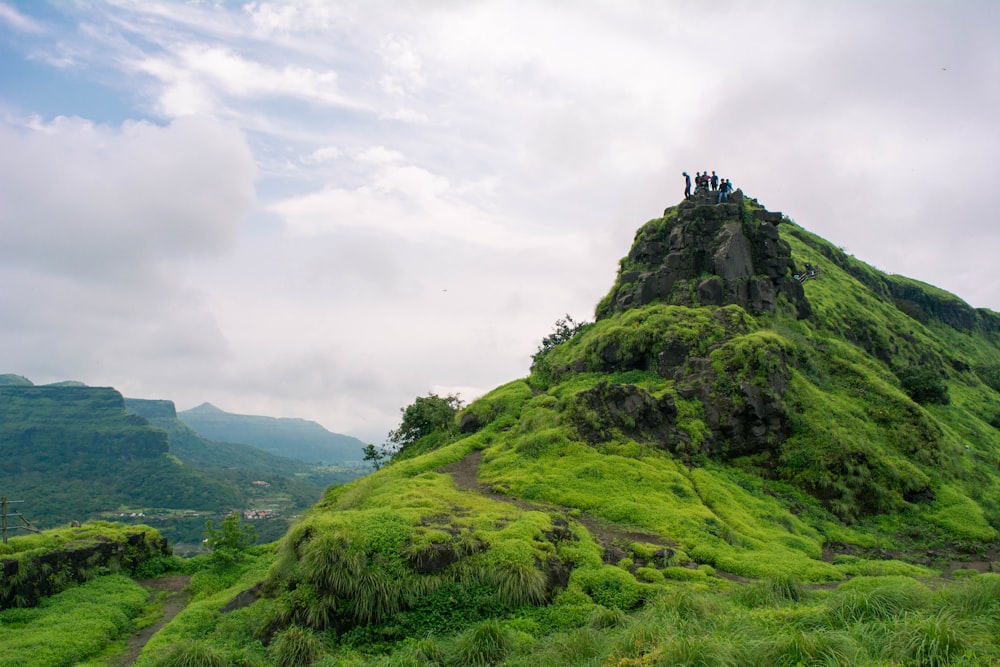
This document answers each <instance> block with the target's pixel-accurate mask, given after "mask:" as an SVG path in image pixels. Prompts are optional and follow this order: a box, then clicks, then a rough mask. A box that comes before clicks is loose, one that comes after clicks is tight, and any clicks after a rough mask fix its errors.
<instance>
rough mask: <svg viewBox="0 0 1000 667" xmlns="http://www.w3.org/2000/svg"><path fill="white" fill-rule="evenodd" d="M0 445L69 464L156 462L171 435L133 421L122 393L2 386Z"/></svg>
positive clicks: (107, 389)
mask: <svg viewBox="0 0 1000 667" xmlns="http://www.w3.org/2000/svg"><path fill="white" fill-rule="evenodd" d="M0 445H2V446H3V447H4V449H6V450H7V452H8V453H17V452H20V451H24V452H28V451H32V452H33V453H34V454H35V455H36V456H37V455H38V454H39V452H44V451H49V452H50V453H51V455H52V456H53V457H56V458H61V459H63V460H65V459H66V458H67V457H73V456H79V455H87V456H96V455H99V456H111V457H115V458H118V459H121V460H131V459H137V458H151V457H157V456H159V455H161V454H164V453H166V452H167V449H168V447H167V434H166V433H164V432H163V431H161V430H160V429H157V428H154V427H153V426H151V425H150V424H149V422H147V421H146V420H145V419H143V418H142V417H139V416H137V415H128V414H127V413H126V411H125V399H124V398H122V395H121V394H120V393H118V392H117V391H116V390H114V389H112V388H110V387H80V386H40V387H35V386H0ZM17 460H18V459H17V458H15V459H14V461H13V464H14V465H15V467H16V466H17Z"/></svg>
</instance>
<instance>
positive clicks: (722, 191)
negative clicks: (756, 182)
mask: <svg viewBox="0 0 1000 667" xmlns="http://www.w3.org/2000/svg"><path fill="white" fill-rule="evenodd" d="M713 189H714V188H713ZM732 191H733V184H732V183H730V182H729V179H728V178H724V179H722V183H720V184H719V198H718V199H717V200H716V202H715V203H716V204H721V203H722V202H726V201H729V193H730V192H732Z"/></svg>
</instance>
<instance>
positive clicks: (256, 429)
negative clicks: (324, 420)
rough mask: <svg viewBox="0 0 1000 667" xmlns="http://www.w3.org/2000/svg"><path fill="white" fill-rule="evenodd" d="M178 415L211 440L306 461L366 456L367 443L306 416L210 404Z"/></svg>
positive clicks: (335, 461)
mask: <svg viewBox="0 0 1000 667" xmlns="http://www.w3.org/2000/svg"><path fill="white" fill-rule="evenodd" d="M178 417H180V419H181V421H183V422H184V423H186V424H188V425H189V426H190V427H191V428H193V429H194V430H195V431H197V432H198V433H199V434H201V435H202V436H203V437H205V438H208V439H209V440H216V441H218V442H238V443H243V444H247V445H253V446H254V447H258V448H260V449H263V450H264V451H266V452H270V453H271V454H275V455H278V456H285V457H288V458H291V459H298V460H300V461H305V462H306V463H326V464H342V463H347V462H358V461H361V460H362V456H363V455H362V452H361V450H362V448H363V447H364V443H363V442H361V441H360V440H358V439H357V438H352V437H351V436H347V435H341V434H339V433H331V432H330V431H327V430H326V429H325V428H323V427H322V426H320V425H319V424H317V423H316V422H312V421H308V420H305V419H291V418H287V417H284V418H276V417H261V416H256V415H237V414H232V413H229V412H225V411H223V410H220V409H219V408H217V407H215V406H214V405H212V404H211V403H203V404H201V405H199V406H198V407H195V408H191V409H190V410H183V411H181V412H180V413H179V414H178Z"/></svg>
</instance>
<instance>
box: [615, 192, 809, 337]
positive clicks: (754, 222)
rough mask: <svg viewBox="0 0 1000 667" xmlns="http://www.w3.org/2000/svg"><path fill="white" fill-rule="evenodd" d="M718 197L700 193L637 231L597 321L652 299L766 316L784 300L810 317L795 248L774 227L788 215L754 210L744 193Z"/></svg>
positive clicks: (797, 313)
mask: <svg viewBox="0 0 1000 667" xmlns="http://www.w3.org/2000/svg"><path fill="white" fill-rule="evenodd" d="M715 201H716V195H714V194H713V193H699V194H698V195H696V196H695V197H693V198H692V199H688V200H685V201H684V202H682V203H681V204H679V205H678V206H676V207H674V208H671V209H667V211H666V214H665V216H664V217H663V218H661V219H657V220H652V221H650V222H649V223H647V224H646V225H644V226H643V227H642V228H641V229H639V231H638V232H636V237H635V241H634V243H633V244H632V248H631V250H630V251H629V254H628V256H627V257H626V258H625V260H624V261H623V262H622V269H621V272H620V274H619V277H618V281H617V282H616V285H615V287H614V289H613V291H612V293H611V294H610V295H609V298H608V299H607V300H606V301H605V303H604V304H603V305H602V307H601V309H600V310H599V312H598V313H597V317H598V319H601V318H602V317H607V316H608V315H610V314H612V313H615V312H621V311H623V310H627V309H629V308H637V307H641V306H645V305H647V304H651V303H670V304H674V305H683V306H698V305H703V306H724V305H729V304H736V305H738V306H741V307H742V308H744V309H746V310H747V311H748V312H750V313H753V314H761V313H766V312H773V311H774V310H775V309H777V308H779V307H781V303H782V301H785V302H787V303H789V304H791V309H792V311H793V312H794V314H795V316H796V317H798V318H800V319H801V318H805V317H808V316H809V315H810V314H811V312H812V309H811V307H810V306H809V302H808V301H807V300H806V296H805V292H804V291H803V289H802V285H801V284H800V283H799V282H798V281H797V280H794V279H793V278H792V275H793V274H794V264H793V262H792V257H791V248H790V246H789V245H788V243H787V242H786V241H784V240H782V239H781V237H780V235H779V234H778V230H777V228H776V226H775V225H777V224H778V223H780V222H781V221H782V220H783V217H782V215H781V213H778V212H773V211H767V210H764V209H761V208H757V207H748V206H747V203H746V202H745V201H744V198H743V195H742V193H741V192H739V191H737V192H736V193H734V194H733V195H732V196H731V197H730V201H729V202H728V203H724V204H716V203H715ZM782 296H783V297H784V300H782V299H781V298H780V297H782Z"/></svg>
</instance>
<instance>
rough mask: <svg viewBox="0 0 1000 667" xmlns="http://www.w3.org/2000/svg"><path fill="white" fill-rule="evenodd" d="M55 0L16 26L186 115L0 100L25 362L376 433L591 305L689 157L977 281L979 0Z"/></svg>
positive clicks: (901, 253) (896, 260)
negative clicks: (58, 112)
mask: <svg viewBox="0 0 1000 667" xmlns="http://www.w3.org/2000/svg"><path fill="white" fill-rule="evenodd" d="M0 7H5V5H0ZM27 7H28V5H26V6H25V9H24V11H23V12H21V13H22V14H24V15H25V16H27V14H28V13H30V12H29V10H28V9H27ZM57 7H58V8H59V9H58V10H57V11H63V12H65V13H66V15H68V16H73V15H74V12H77V14H76V18H77V19H78V22H79V24H80V25H79V29H78V30H76V31H72V30H70V31H66V30H63V31H61V32H59V34H58V35H55V36H52V37H45V38H39V39H40V40H41V41H39V42H38V43H37V44H36V45H34V46H33V47H32V48H30V53H32V54H35V56H34V57H36V58H37V57H38V54H42V53H48V54H49V55H48V56H46V58H45V59H43V60H41V62H52V63H55V62H72V63H74V65H75V67H74V70H73V74H74V76H77V77H79V79H78V81H86V80H87V79H88V77H94V78H95V79H96V80H100V81H103V82H104V83H105V88H101V89H100V94H102V95H105V94H109V89H108V88H107V86H106V84H107V81H108V79H110V78H112V77H120V79H121V82H119V83H118V85H119V87H118V88H116V89H114V90H117V91H119V92H118V94H119V95H120V98H119V101H120V102H121V103H122V104H132V105H134V107H133V108H134V109H135V114H136V116H141V115H142V114H143V113H147V114H148V113H149V112H150V110H153V111H154V112H155V113H156V114H158V116H157V117H160V118H167V119H171V118H177V119H178V120H176V121H174V122H173V123H172V124H171V125H170V126H169V127H166V128H158V127H155V126H152V125H149V124H147V123H142V122H138V123H131V124H125V125H123V126H122V127H114V128H109V127H104V126H100V125H93V124H88V123H86V122H84V121H81V120H80V119H72V118H68V119H61V120H51V119H40V120H38V121H37V122H35V123H34V125H33V126H32V127H34V130H33V131H29V130H27V129H25V128H11V127H7V128H2V129H0V141H2V142H3V144H2V146H0V148H4V149H8V148H11V147H13V148H14V149H16V150H15V152H13V153H11V152H5V153H4V155H5V157H7V156H8V155H9V156H12V158H13V159H11V160H6V161H4V162H3V165H0V171H2V173H0V176H2V177H3V180H2V182H0V196H2V198H0V202H4V205H3V207H0V216H2V215H4V213H5V212H6V213H8V217H6V218H3V219H4V220H6V221H7V222H6V223H4V224H5V227H4V235H5V237H4V238H5V241H6V240H7V238H8V237H9V238H10V240H11V244H10V245H8V246H7V248H0V256H2V257H3V259H4V262H3V267H4V270H6V271H7V273H6V274H5V275H4V276H3V278H4V279H5V281H6V283H5V284H11V283H10V281H16V283H17V284H19V285H23V286H24V289H22V290H18V292H17V293H16V294H11V293H6V294H4V295H3V297H2V298H0V308H2V309H3V312H0V317H2V318H4V319H3V321H4V322H8V323H9V324H8V325H7V329H5V330H4V334H5V335H7V336H10V337H12V338H11V339H12V340H17V341H21V342H20V343H18V345H15V347H16V348H17V349H18V350H19V352H20V354H21V355H22V356H21V357H20V358H21V359H35V360H36V361H35V362H34V363H36V364H38V366H37V367H38V368H44V369H46V372H49V371H50V370H52V369H56V370H58V368H61V367H64V368H66V369H69V370H67V372H66V375H77V376H78V379H83V380H85V381H96V380H94V378H98V377H99V378H104V379H103V380H101V381H108V380H107V378H113V379H115V380H116V381H117V379H119V378H121V379H123V380H126V381H128V380H129V378H132V379H131V380H130V381H131V382H132V384H131V385H129V386H131V387H132V389H133V390H134V391H138V390H146V389H147V388H148V389H149V391H152V392H155V395H156V396H157V397H164V398H174V399H176V400H178V402H179V403H185V402H187V404H188V405H189V406H190V405H194V404H197V403H200V402H202V401H203V400H211V401H212V402H215V403H217V404H219V405H221V406H223V407H226V408H227V409H231V410H234V411H239V412H253V411H257V412H260V413H264V414H276V415H279V414H280V415H288V416H307V417H311V418H317V419H320V420H321V421H323V422H324V423H326V424H327V425H329V426H331V427H332V428H339V429H348V428H349V429H371V430H372V431H373V432H374V433H375V434H376V436H377V435H378V434H383V435H384V433H385V432H386V431H387V430H388V429H389V428H391V427H392V426H393V425H394V423H393V422H394V420H395V419H397V418H398V408H399V407H400V406H401V405H404V404H406V403H407V402H409V401H410V400H412V398H413V397H414V396H415V395H420V394H423V393H425V392H427V391H430V390H434V391H437V390H441V391H448V390H450V389H448V388H463V389H462V393H463V397H464V398H466V399H470V398H473V396H471V395H469V394H467V392H474V391H476V389H475V388H479V390H486V389H489V388H491V387H492V386H495V385H496V384H499V383H501V382H505V381H508V380H510V379H512V378H513V377H518V376H520V375H523V374H524V373H525V372H526V371H527V365H528V360H529V358H530V354H531V353H532V352H533V351H534V349H535V347H536V346H537V343H538V341H539V340H540V339H541V337H542V336H544V335H545V334H546V333H548V331H549V327H550V326H551V324H552V322H553V321H554V320H555V319H556V318H558V317H560V316H562V315H563V314H564V313H566V312H570V313H571V314H572V315H573V316H574V317H575V318H578V319H587V318H589V317H590V316H591V314H592V308H593V306H594V304H595V303H596V301H597V300H598V299H599V298H600V297H601V296H603V294H604V293H605V290H607V289H608V287H609V286H610V283H611V281H612V280H613V277H614V270H615V268H616V264H617V260H618V258H619V257H620V256H621V255H623V254H625V253H626V252H627V251H628V247H629V244H630V243H631V240H632V237H633V234H634V231H635V229H636V228H637V227H638V226H639V225H641V224H642V223H643V222H644V221H645V220H647V219H648V218H650V217H653V216H655V215H657V214H658V213H659V212H660V211H662V210H663V208H664V207H665V206H667V205H670V204H674V203H676V202H677V201H678V200H679V198H680V193H681V190H682V187H681V185H682V183H681V180H680V176H679V174H680V171H681V170H682V169H687V170H688V171H691V172H692V173H693V171H695V170H701V169H706V168H707V169H716V170H718V171H719V173H720V174H722V175H724V176H728V177H731V178H733V180H734V181H735V182H736V184H737V185H738V186H742V187H744V188H745V190H746V191H747V192H748V193H749V194H751V195H753V196H757V197H760V198H761V201H762V202H763V203H764V204H765V205H767V206H769V207H770V208H773V209H780V210H782V211H784V212H785V213H786V214H789V215H791V216H792V217H793V218H795V219H796V220H797V221H798V222H799V223H800V224H802V225H804V226H805V227H806V228H808V229H810V230H811V231H815V232H816V233H819V234H820V235H822V236H824V237H826V238H828V239H829V240H830V241H831V242H833V243H835V244H837V245H842V246H847V247H848V248H849V249H850V251H851V252H853V253H855V254H856V255H857V256H858V257H859V258H861V259H862V260H865V261H869V262H871V263H874V264H876V265H878V266H879V267H880V268H882V269H884V270H887V271H892V272H899V273H904V274H908V275H911V276H913V277H915V278H918V279H921V280H925V281H927V282H932V283H934V284H938V285H940V286H942V287H945V288H946V289H950V290H952V291H955V292H957V293H959V294H960V295H961V296H962V297H963V298H965V299H966V300H968V301H969V302H970V303H972V304H973V305H976V306H991V307H993V308H997V307H1000V283H998V281H997V280H995V279H993V278H991V277H990V270H989V268H990V267H991V266H992V263H993V258H992V254H995V252H994V251H995V248H996V247H998V245H1000V237H998V234H1000V232H998V231H997V228H996V225H995V224H994V222H993V218H994V217H995V216H993V215H992V209H991V204H990V203H989V201H990V195H989V193H990V192H991V191H992V189H993V185H992V183H993V181H994V180H996V165H997V164H1000V160H998V159H997V156H998V155H1000V136H998V133H997V131H996V128H995V118H996V117H997V116H998V114H1000V86H998V84H997V82H998V81H1000V77H998V76H997V74H998V71H1000V70H998V68H1000V65H998V63H1000V59H998V57H997V56H998V55H1000V47H998V45H997V41H996V39H995V35H996V34H997V31H998V30H1000V20H998V15H997V10H996V6H995V3H988V2H983V3H979V2H970V3H965V4H963V8H962V10H961V11H958V12H956V11H954V10H953V9H952V8H950V6H949V7H945V6H944V5H941V6H937V5H934V4H933V3H920V4H917V5H914V4H913V3H901V2H886V3H868V2H855V1H853V0H848V1H845V2H841V3H827V4H822V5H814V4H812V3H810V4H808V5H805V4H802V5H800V4H799V3H790V2H784V1H783V0H775V1H771V2H764V3H754V4H753V5H752V6H744V5H743V4H740V3H736V2H728V1H726V2H717V3H710V4H708V5H703V4H684V3H660V4H656V3H648V2H638V1H635V0H631V1H630V0H614V1H611V0H608V1H603V0H602V1H599V0H593V1H589V2H586V3H575V4H567V3H552V2H549V3H513V4H512V3H510V2H507V1H506V0H479V1H477V2H466V3H455V2H450V1H448V0H439V1H437V2H430V1H429V0H428V1H427V2H424V1H421V2H410V1H408V0H404V1H399V2H391V1H390V2H385V3H366V2H359V1H357V2H354V1H345V2H337V3H328V2H323V1H321V0H311V1H295V2H293V1H289V2H250V3H244V4H243V5H241V6H239V7H234V6H230V5H227V4H225V3H204V2H199V3H175V2H155V1H153V0H141V1H140V0H113V2H108V3H104V4H97V5H88V6H87V7H86V8H85V9H79V8H77V6H76V5H68V4H67V5H57ZM2 20H5V19H4V18H0V21H2ZM6 20H7V22H8V23H9V18H7V19H6ZM64 24H65V21H64V22H63V23H62V25H64ZM48 25H49V24H46V26H48ZM53 25H56V24H53ZM52 29H53V30H55V28H52ZM18 38H19V39H21V38H23V36H19V37H18ZM36 62H37V61H36ZM88 68H89V69H88ZM96 72H99V74H96ZM108 72H110V73H111V74H108ZM114 90H111V94H115V93H114ZM126 91H127V92H126ZM74 102H75V101H74V100H70V99H67V101H66V104H67V105H68V107H67V108H73V107H72V106H71V105H72V104H73V103H74ZM0 103H4V104H5V105H11V106H13V107H16V104H17V102H7V101H5V100H0ZM30 111H32V109H31V108H28V109H27V111H26V112H25V113H30ZM186 116H193V117H191V118H187V117H186ZM182 117H184V118H182ZM209 118H216V119H219V120H217V121H216V122H212V121H209V120H207V119H209ZM199 128H200V129H199ZM227 128H228V129H227ZM129 147H131V148H129ZM253 162H255V163H256V165H257V171H256V173H257V178H258V181H257V186H258V189H257V193H258V194H257V196H258V197H259V198H260V199H261V202H262V204H261V209H262V210H261V211H258V212H257V213H256V214H255V215H254V216H252V217H251V223H250V224H241V223H240V222H239V221H240V220H242V219H243V218H244V217H246V215H247V213H248V212H249V211H251V210H252V209H253V208H254V206H255V200H254V196H253V191H252V190H251V189H250V188H251V183H252V179H253V178H254V173H253V166H252V163H253ZM42 174H44V175H45V176H46V178H43V177H42ZM53 192H58V193H60V196H59V197H53V196H52V193H53ZM180 193H193V196H187V195H186V194H185V196H182V195H181V194H180ZM11 197H12V198H11ZM8 201H10V202H12V204H10V205H8V204H7V202H8ZM15 214H16V215H15ZM14 219H30V220H31V221H32V225H33V226H32V227H31V228H24V229H21V228H19V227H17V226H13V227H11V226H9V223H10V221H12V220H14ZM178 219H182V220H188V221H189V222H190V224H185V223H184V222H180V223H177V222H176V221H177V220H178ZM138 220H142V221H143V222H142V224H139V223H137V222H136V221H138ZM195 220H198V221H200V222H197V223H195V222H194V221H195ZM36 225H40V228H39V229H38V230H37V231H36V230H35V226H36ZM53 236H55V237H58V238H55V239H54V240H46V238H51V237H53ZM3 253H6V254H3ZM121 276H125V277H126V279H124V280H118V278H119V277H121ZM77 277H78V278H79V280H76V278H77ZM111 277H115V278H116V279H115V280H112V279H111ZM62 281H67V282H70V283H73V284H74V287H73V288H70V289H63V287H62V286H63V284H64V283H63V282H62ZM95 283H97V284H99V285H98V286H99V289H93V290H92V291H90V290H91V287H89V286H91V285H93V284H95ZM112 284H114V285H115V286H116V287H117V289H116V290H114V291H112V290H111V285H112ZM63 292H66V293H67V294H71V295H72V297H73V300H72V301H70V300H68V299H64V298H63V297H62V296H60V295H61V294H62V293H63ZM28 295H36V296H39V295H40V298H38V299H35V301H34V303H35V306H31V303H32V300H31V299H30V298H29V296H28ZM42 303H44V304H45V306H44V307H43V306H41V305H39V304H42ZM75 303H79V304H87V305H88V306H89V307H90V310H88V313H87V314H86V315H80V318H81V320H80V321H81V322H82V323H83V324H81V326H80V327H79V328H78V329H79V332H80V333H79V336H78V338H77V339H73V340H70V339H69V337H68V336H63V335H60V334H58V331H59V329H60V327H67V326H69V324H70V323H71V322H72V321H74V320H73V318H74V317H75V316H76V309H75V306H74V304H75ZM154 303H155V304H156V307H154V306H152V305H150V304H154ZM161 306H162V308H161ZM165 308H169V309H170V312H171V313H172V314H171V315H170V316H166V315H163V314H162V313H161V314H159V315H157V314H156V313H157V312H158V311H160V310H162V309H165ZM39 331H41V332H43V333H42V334H37V336H40V337H39V338H38V340H43V341H45V342H44V347H43V348H40V349H44V350H45V352H46V354H45V355H44V358H42V357H43V355H41V354H38V353H33V352H32V350H31V345H30V342H29V341H30V340H32V338H31V335H32V333H31V332H39ZM53 332H56V333H53ZM116 332H117V333H116ZM15 333H16V335H15ZM18 336H19V337H18ZM112 341H117V342H112ZM117 350H123V351H124V356H125V359H119V358H118V357H117V356H116V354H115V352H116V351H117ZM171 355H176V358H177V359H179V360H181V361H179V362H178V363H169V362H167V361H165V360H166V359H169V358H170V356H171ZM140 356H147V357H149V358H156V359H157V360H161V361H162V363H159V364H151V365H146V366H143V365H142V364H141V363H140V361H141V359H140ZM11 358H12V357H8V359H11ZM184 360H187V361H184ZM0 361H3V358H0ZM8 363H9V362H8ZM168 366H169V368H166V367H168ZM112 367H113V368H112ZM10 370H15V371H17V370H19V369H18V368H13V369H10ZM24 372H25V374H27V375H29V376H30V375H31V368H27V369H24ZM88 373H89V375H88ZM140 377H142V378H149V379H148V380H146V381H145V384H142V385H138V384H136V380H135V378H140ZM51 379H62V377H60V376H59V375H58V374H57V375H56V376H55V377H51ZM469 388H473V389H469ZM206 392H213V393H212V395H206ZM133 395H135V394H133Z"/></svg>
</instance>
